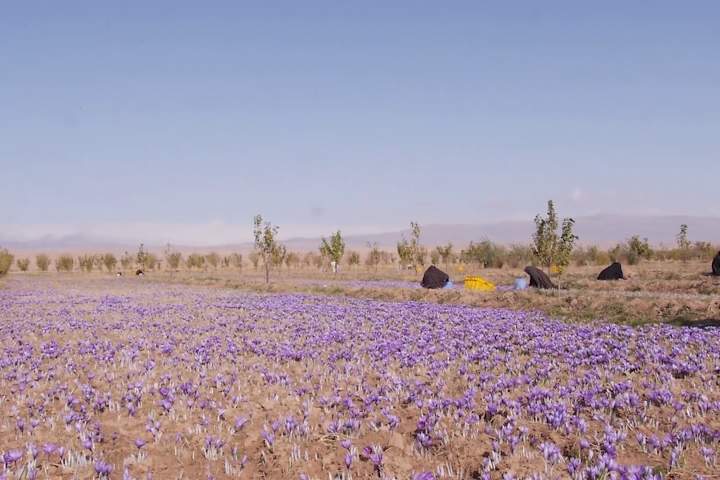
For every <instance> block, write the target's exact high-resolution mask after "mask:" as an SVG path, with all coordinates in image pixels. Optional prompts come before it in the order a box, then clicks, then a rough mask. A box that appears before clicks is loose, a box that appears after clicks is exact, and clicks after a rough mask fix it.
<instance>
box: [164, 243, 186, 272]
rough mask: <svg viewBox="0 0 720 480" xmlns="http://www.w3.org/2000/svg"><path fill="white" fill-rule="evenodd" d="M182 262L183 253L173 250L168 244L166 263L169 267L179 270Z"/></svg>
mask: <svg viewBox="0 0 720 480" xmlns="http://www.w3.org/2000/svg"><path fill="white" fill-rule="evenodd" d="M181 263H182V253H180V252H176V251H174V250H172V248H171V247H170V245H169V244H168V246H167V248H166V249H165V264H166V265H167V268H169V269H170V270H177V269H179V268H180V264H181Z"/></svg>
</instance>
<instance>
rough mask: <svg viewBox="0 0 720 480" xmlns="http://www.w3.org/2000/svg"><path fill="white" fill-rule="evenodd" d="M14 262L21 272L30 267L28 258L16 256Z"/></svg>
mask: <svg viewBox="0 0 720 480" xmlns="http://www.w3.org/2000/svg"><path fill="white" fill-rule="evenodd" d="M15 263H16V264H17V267H18V269H19V270H20V271H21V272H27V271H28V268H30V259H29V258H18V259H17V261H16V262H15Z"/></svg>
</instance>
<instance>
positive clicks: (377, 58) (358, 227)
mask: <svg viewBox="0 0 720 480" xmlns="http://www.w3.org/2000/svg"><path fill="white" fill-rule="evenodd" d="M719 18H720V4H718V3H716V2H709V1H707V2H693V3H692V4H691V5H690V4H679V3H677V2H665V1H659V2H653V3H652V4H648V5H643V4H638V3H628V2H617V1H616V2H604V3H603V4H602V5H599V4H598V5H591V4H585V3H578V2H570V1H556V2H544V3H542V4H538V3H535V2H532V3H531V2H528V3H522V2H520V3H516V4H513V5H508V4H507V3H506V2H495V3H491V2H487V3H486V2H483V3H478V2H458V3H454V4H452V5H445V4H420V3H418V2H402V1H401V2H392V3H391V4H388V3H387V2H364V3H362V4H338V3H335V2H303V3H302V4H297V3H291V2H287V3H280V4H274V5H272V6H268V5H266V4H250V3H245V2H243V3H242V4H240V3H237V2H222V1H221V2H213V4H212V6H206V5H202V6H201V5H199V4H196V3H194V2H183V1H173V2H168V1H158V2H152V3H151V4H148V3H147V2H136V1H135V2H134V1H130V2H123V3H122V4H117V5H115V4H98V3H96V2H85V1H79V2H71V3H64V4H62V5H60V4H53V3H45V4H42V3H34V2H33V3H29V4H28V3H14V4H9V5H6V6H4V8H3V15H2V17H0V40H2V41H1V42H0V71H1V72H2V88H1V89H0V104H1V105H2V106H3V114H2V115H0V176H1V177H2V178H3V180H4V182H3V188H2V189H0V205H1V206H2V208H0V225H3V226H4V227H3V228H4V234H5V236H6V237H7V236H8V235H15V236H22V235H30V234H33V235H41V234H45V235H65V234H68V233H67V232H70V233H69V234H72V233H73V232H77V231H88V230H89V231H91V232H94V231H96V230H98V229H100V230H103V232H101V233H104V235H106V236H109V235H116V236H118V235H120V234H123V233H125V234H128V233H127V232H131V233H130V235H133V236H141V235H142V233H143V232H144V231H148V230H150V229H153V228H154V229H156V230H165V231H166V233H168V234H170V235H173V236H177V237H178V239H179V240H181V241H182V239H183V238H186V239H190V240H192V239H193V238H196V237H199V236H201V235H203V234H206V235H214V237H213V238H216V241H221V240H223V239H225V238H230V237H233V236H234V237H238V238H239V237H240V235H241V234H243V235H246V234H249V231H250V222H251V219H252V216H253V215H254V214H256V213H261V214H263V216H265V217H266V218H267V219H268V220H270V221H272V222H273V223H275V224H277V225H280V226H281V234H282V235H284V236H308V235H321V234H327V233H329V232H330V231H333V230H335V229H338V228H340V229H342V230H343V231H344V232H347V233H348V234H352V233H368V232H382V231H389V230H397V229H400V228H404V227H405V226H406V225H407V224H408V223H409V222H410V221H411V220H416V221H419V222H420V223H421V224H484V223H488V222H497V221H507V220H519V219H522V220H526V219H527V220H528V221H531V220H532V218H533V216H534V215H535V214H536V213H540V212H543V211H544V207H545V202H546V201H547V200H548V199H551V198H552V199H554V200H555V201H556V203H557V206H558V210H559V213H560V215H562V216H573V217H580V216H588V215H594V214H612V215H616V214H637V215H668V214H683V215H693V216H713V215H715V214H716V208H717V200H716V198H715V197H716V191H715V190H716V184H717V178H719V177H720V162H718V158H717V152H719V151H720V136H718V135H717V132H718V131H719V127H720V61H718V60H720V58H719V57H720V41H719V39H718V35H717V20H718V19H719ZM153 226H155V227H153ZM208 232H209V233H208ZM1 233H2V232H0V238H1V237H2V236H3V235H1ZM160 233H162V231H161V232H160ZM223 241H224V240H223Z"/></svg>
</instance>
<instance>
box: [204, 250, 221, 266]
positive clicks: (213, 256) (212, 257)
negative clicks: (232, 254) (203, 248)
mask: <svg viewBox="0 0 720 480" xmlns="http://www.w3.org/2000/svg"><path fill="white" fill-rule="evenodd" d="M205 260H207V263H208V265H210V266H211V267H212V268H213V270H217V267H218V265H219V264H220V255H218V254H217V253H215V252H210V253H208V254H207V255H205Z"/></svg>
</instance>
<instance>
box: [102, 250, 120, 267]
mask: <svg viewBox="0 0 720 480" xmlns="http://www.w3.org/2000/svg"><path fill="white" fill-rule="evenodd" d="M100 259H101V261H102V264H103V265H105V268H106V269H107V271H108V272H111V271H113V270H115V266H116V265H117V262H118V261H117V258H115V255H113V254H112V253H106V254H105V255H102V256H100Z"/></svg>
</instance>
